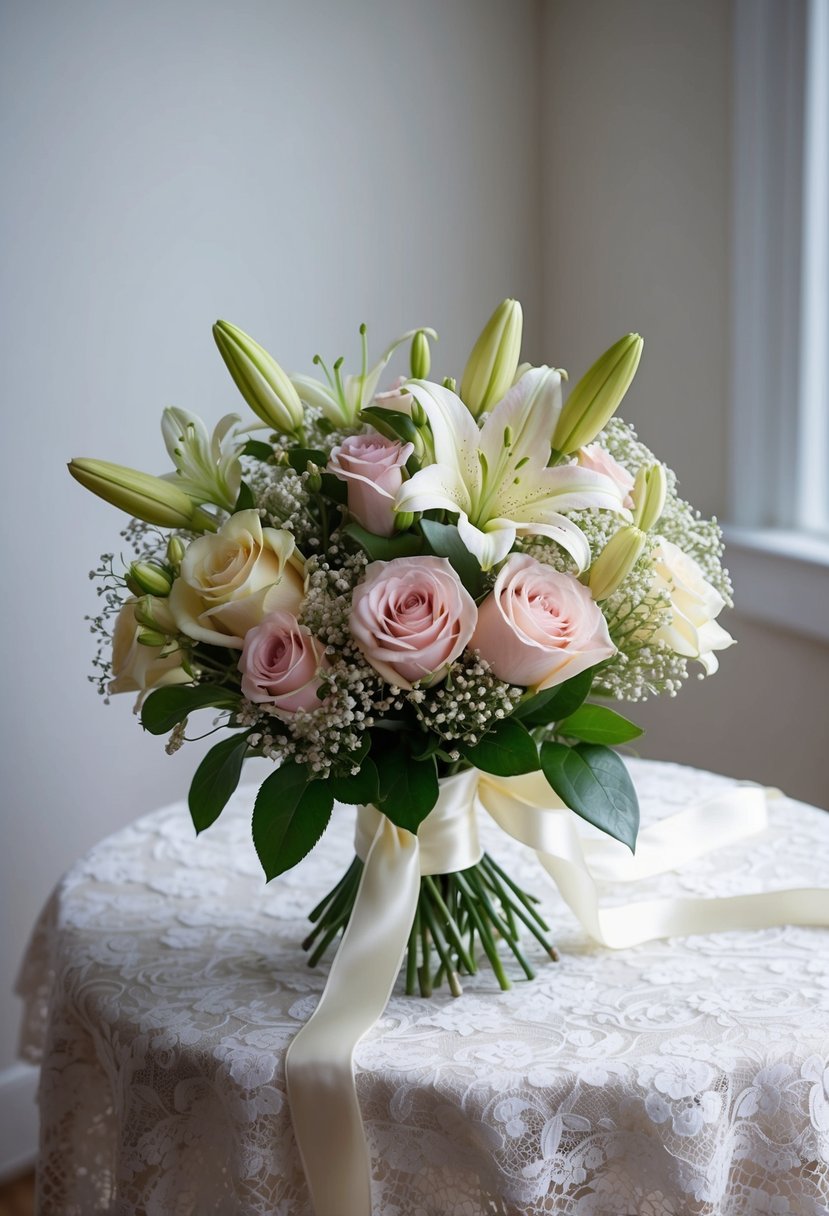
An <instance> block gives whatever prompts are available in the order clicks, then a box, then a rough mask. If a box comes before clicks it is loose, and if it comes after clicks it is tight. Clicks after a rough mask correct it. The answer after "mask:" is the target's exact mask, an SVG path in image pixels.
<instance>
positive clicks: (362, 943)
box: [285, 817, 420, 1216]
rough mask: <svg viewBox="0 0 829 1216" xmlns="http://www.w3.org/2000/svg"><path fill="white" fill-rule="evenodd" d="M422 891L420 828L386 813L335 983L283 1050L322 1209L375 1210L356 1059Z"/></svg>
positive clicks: (304, 1154)
mask: <svg viewBox="0 0 829 1216" xmlns="http://www.w3.org/2000/svg"><path fill="white" fill-rule="evenodd" d="M419 894H420V857H419V846H418V841H417V837H416V836H413V835H412V834H411V833H410V832H406V831H404V830H403V829H401V828H396V827H394V825H393V824H392V823H391V822H390V821H389V820H388V819H386V818H385V817H383V819H382V820H381V822H380V824H379V825H378V827H377V830H376V832H375V835H374V840H373V842H372V845H371V848H370V850H369V852H368V856H367V857H366V861H365V866H364V868H363V874H362V878H361V880H360V886H359V888H358V891H357V898H356V901H355V904H354V909H353V911H352V913H351V919H350V920H349V922H348V926H347V928H346V930H345V933H344V935H343V939H342V942H341V944H340V948H339V950H338V951H337V954H336V957H335V958H334V961H333V963H332V965H331V971H330V973H329V976H328V982H327V983H326V985H325V989H324V991H323V994H322V996H321V997H320V1000H319V1004H318V1005H317V1008H316V1009H315V1011H314V1013H313V1014H312V1015H311V1017H310V1018H309V1020H308V1021H307V1022H306V1024H305V1025H304V1026H303V1027H302V1029H301V1030H300V1031H299V1033H298V1034H297V1035H296V1036H295V1038H294V1039H293V1040H292V1042H291V1044H290V1046H289V1048H288V1053H287V1056H286V1058H285V1075H286V1081H287V1088H288V1099H289V1102H290V1106H291V1118H292V1120H293V1125H294V1132H295V1134H296V1139H297V1145H298V1147H299V1152H300V1157H301V1159H302V1164H303V1167H304V1169H305V1176H306V1179H307V1181H308V1188H309V1190H310V1192H311V1200H312V1203H313V1207H314V1211H315V1213H316V1216H371V1164H370V1159H369V1153H368V1145H367V1143H366V1138H365V1132H364V1130H363V1120H362V1116H361V1114H360V1106H359V1102H358V1100H357V1089H356V1085H355V1082H354V1069H353V1062H352V1061H353V1055H354V1049H355V1047H356V1046H357V1044H358V1043H359V1041H360V1039H361V1038H362V1037H363V1035H365V1034H367V1033H368V1031H369V1030H371V1028H372V1026H373V1025H374V1023H375V1022H376V1021H377V1019H378V1018H379V1017H380V1016H381V1015H382V1013H383V1010H384V1009H385V1007H386V1004H387V1003H388V1000H389V997H390V996H391V993H392V989H393V988H394V983H395V980H396V978H397V974H398V972H399V970H400V965H401V963H402V961H403V955H404V953H405V950H406V945H407V943H408V939H409V933H410V931H411V926H412V922H413V920H414V915H415V911H416V909H417V901H418V896H419Z"/></svg>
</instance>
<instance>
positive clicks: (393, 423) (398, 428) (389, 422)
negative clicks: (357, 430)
mask: <svg viewBox="0 0 829 1216" xmlns="http://www.w3.org/2000/svg"><path fill="white" fill-rule="evenodd" d="M360 421H361V422H368V423H370V424H371V426H373V427H374V429H375V430H376V431H379V432H380V434H381V435H385V437H386V439H400V440H401V441H402V442H403V443H416V442H417V438H418V434H417V427H416V426H415V424H414V423H413V422H412V420H411V418H410V417H409V415H408V414H404V413H403V412H402V411H401V410H387V409H384V408H383V407H382V406H379V405H369V406H366V408H365V409H364V410H360Z"/></svg>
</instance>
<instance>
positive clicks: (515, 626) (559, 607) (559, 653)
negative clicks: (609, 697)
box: [470, 553, 616, 690]
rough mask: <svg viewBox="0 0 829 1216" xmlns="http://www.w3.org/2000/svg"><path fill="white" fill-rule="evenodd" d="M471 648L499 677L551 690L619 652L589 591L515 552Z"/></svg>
mask: <svg viewBox="0 0 829 1216" xmlns="http://www.w3.org/2000/svg"><path fill="white" fill-rule="evenodd" d="M470 646H471V648H472V649H475V650H478V651H479V652H480V655H481V658H483V659H486V661H487V662H488V663H489V665H490V667H491V668H492V670H493V671H494V672H495V674H496V676H498V677H499V679H501V680H509V682H510V683H511V684H523V685H524V687H525V688H536V689H539V690H540V689H542V688H552V687H553V685H554V684H562V683H563V682H564V681H565V680H569V679H570V678H571V677H572V676H577V675H578V674H579V672H580V671H586V670H587V668H588V667H593V666H595V664H596V663H601V662H602V660H603V659H609V658H610V656H611V655H612V654H615V653H616V647H615V646H614V645H613V643H612V642H611V640H610V634H609V633H608V632H607V624H606V622H605V619H604V617H603V616H602V613H601V610H600V609H599V606H598V605H597V604H596V602H595V600H594V599H593V597H592V596H591V594H590V592H589V591H588V589H587V588H586V587H584V586H582V584H581V583H580V582H579V580H578V579H577V578H574V577H573V575H572V574H559V573H558V572H557V571H556V570H553V568H552V567H551V566H545V565H544V564H543V563H542V562H538V561H536V560H535V558H534V557H529V556H528V555H527V554H525V553H513V554H512V555H511V556H510V557H509V558H507V560H506V562H505V563H504V566H503V568H502V569H501V573H500V574H499V575H498V578H497V579H496V580H495V586H494V587H493V589H492V594H491V595H490V596H488V597H487V599H485V600H484V602H483V604H482V605H481V607H480V608H479V610H478V626H477V628H476V630H475V632H474V634H473V635H472V641H471V643H470Z"/></svg>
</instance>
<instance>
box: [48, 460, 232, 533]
mask: <svg viewBox="0 0 829 1216" xmlns="http://www.w3.org/2000/svg"><path fill="white" fill-rule="evenodd" d="M69 472H70V473H71V474H72V476H73V477H74V478H75V481H79V482H80V483H81V485H82V486H85V487H86V489H87V490H91V491H92V493H93V494H97V495H98V497H99V498H103V500H104V502H108V503H111V504H112V506H113V507H118V508H119V509H120V510H122V511H126V512H127V514H128V515H133V516H134V517H135V518H136V519H143V520H144V522H145V523H148V524H158V525H159V526H160V527H162V528H190V529H193V528H196V529H198V530H207V529H208V528H211V527H212V529H213V530H215V523H214V524H211V523H210V518H209V516H207V515H205V513H204V512H203V511H199V510H197V508H196V507H195V505H194V504H193V502H192V501H191V499H189V498H188V497H187V495H186V494H185V493H184V491H183V490H180V489H179V488H178V487H177V486H176V485H174V484H173V483H172V482H170V481H165V480H164V479H163V478H162V477H153V476H152V474H150V473H139V471H138V470H137V469H129V468H127V467H126V466H125V465H121V464H110V463H109V461H108V460H88V459H86V458H83V459H78V460H70V462H69Z"/></svg>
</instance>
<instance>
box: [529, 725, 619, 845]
mask: <svg viewBox="0 0 829 1216" xmlns="http://www.w3.org/2000/svg"><path fill="white" fill-rule="evenodd" d="M541 768H542V770H543V772H544V776H545V777H546V778H547V783H548V784H549V785H550V786H551V787H552V788H553V789H554V790H555V792H556V793H557V794H558V796H559V798H560V799H561V800H562V802H564V803H565V804H566V805H567V806H569V807H570V809H571V811H575V812H576V814H577V815H581V817H582V819H586V820H587V822H588V823H592V824H593V826H594V827H597V828H599V829H600V830H601V831H602V832H607V834H608V836H613V837H614V838H615V839H616V840H621V842H622V843H623V844H626V845H627V846H628V848H629V849H630V851H631V852H633V851H634V850H635V848H636V834H637V832H638V831H639V800H638V799H637V797H636V790H635V789H634V788H633V782H632V781H631V779H630V774H629V773H628V771H627V769H626V768H625V766H624V763H623V762H622V760H620V758H619V757H618V756H617V755H616V753H615V752H613V751H611V750H610V748H609V747H602V746H599V745H597V744H593V743H577V744H576V745H575V747H568V746H567V745H566V744H565V743H542V744H541Z"/></svg>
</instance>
